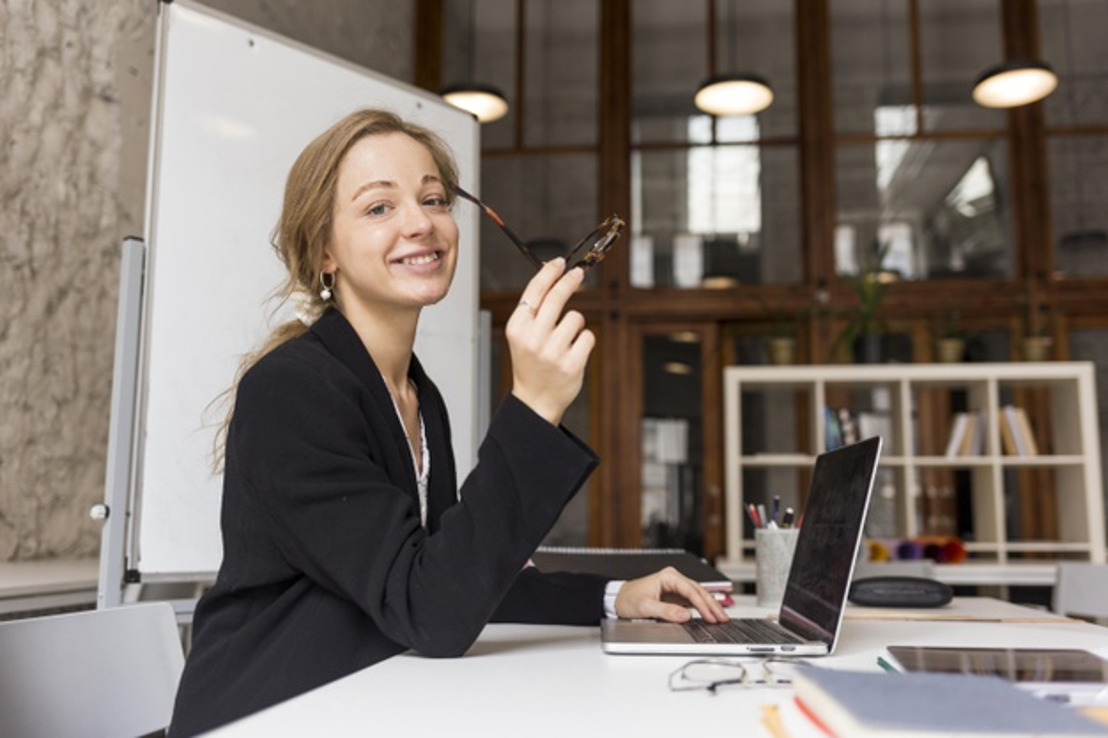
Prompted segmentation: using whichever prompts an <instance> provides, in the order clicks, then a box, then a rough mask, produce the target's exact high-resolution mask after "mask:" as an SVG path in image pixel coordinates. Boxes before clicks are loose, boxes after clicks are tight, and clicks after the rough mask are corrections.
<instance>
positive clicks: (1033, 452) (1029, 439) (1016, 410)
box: [1000, 405, 1039, 456]
mask: <svg viewBox="0 0 1108 738" xmlns="http://www.w3.org/2000/svg"><path fill="white" fill-rule="evenodd" d="M1000 414H1001V416H1002V417H1001V424H1000V433H1001V436H1000V437H1001V441H1003V442H1004V443H1005V449H1004V450H1005V453H1007V454H1009V455H1010V456H1037V455H1038V454H1039V447H1038V444H1037V443H1036V442H1035V434H1034V433H1033V432H1032V431H1031V421H1030V420H1028V418H1027V411H1026V410H1024V409H1023V408H1022V407H1018V406H1016V405H1005V406H1004V407H1002V408H1000ZM1006 435H1008V436H1011V440H1010V444H1011V450H1009V441H1006V440H1005V436H1006Z"/></svg>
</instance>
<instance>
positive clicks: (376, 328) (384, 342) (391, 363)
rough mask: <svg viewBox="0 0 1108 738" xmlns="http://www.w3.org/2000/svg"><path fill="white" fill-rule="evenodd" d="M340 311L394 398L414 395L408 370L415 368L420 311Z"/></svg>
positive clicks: (345, 308) (352, 308) (341, 308)
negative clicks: (411, 367)
mask: <svg viewBox="0 0 1108 738" xmlns="http://www.w3.org/2000/svg"><path fill="white" fill-rule="evenodd" d="M340 310H341V311H342V314H343V315H344V316H346V319H347V320H348V321H349V322H350V325H351V326H353V327H354V330H355V332H357V334H358V337H359V338H361V339H362V344H363V345H364V346H365V348H366V351H368V352H369V355H370V356H371V357H372V358H373V363H374V364H376V365H377V370H378V371H379V372H381V376H382V377H383V378H384V380H385V384H386V385H388V388H389V391H390V392H391V393H392V395H393V397H394V398H398V397H401V396H406V395H407V394H408V392H410V391H411V390H410V387H409V385H408V369H409V367H410V366H411V364H412V346H413V345H414V344H415V334H416V326H417V325H418V323H419V310H418V309H414V310H411V311H404V310H396V309H391V310H390V311H389V312H388V313H387V314H382V313H380V312H377V311H372V310H366V309H359V308H358V307H353V306H340Z"/></svg>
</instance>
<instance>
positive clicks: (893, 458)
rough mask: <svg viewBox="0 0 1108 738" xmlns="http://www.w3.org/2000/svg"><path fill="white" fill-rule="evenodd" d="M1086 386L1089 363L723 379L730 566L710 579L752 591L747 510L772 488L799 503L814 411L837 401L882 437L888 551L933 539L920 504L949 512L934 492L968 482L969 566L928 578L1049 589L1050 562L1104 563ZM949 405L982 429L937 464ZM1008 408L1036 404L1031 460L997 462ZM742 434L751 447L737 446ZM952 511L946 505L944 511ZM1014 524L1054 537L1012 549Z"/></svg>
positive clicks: (811, 450) (735, 372) (780, 370)
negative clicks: (1035, 520)
mask: <svg viewBox="0 0 1108 738" xmlns="http://www.w3.org/2000/svg"><path fill="white" fill-rule="evenodd" d="M1094 377H1095V375H1094V371H1093V365H1092V364H1090V363H1087V362H1043V363H1004V364H887V365H872V366H870V365H867V366H846V365H832V366H795V367H728V368H726V369H725V370H724V401H725V413H724V420H725V446H724V454H725V463H726V468H725V472H726V513H727V528H726V535H727V553H726V556H725V557H724V558H723V559H721V560H720V561H718V562H717V566H718V567H719V568H720V569H721V570H722V571H724V572H725V573H727V574H728V575H730V576H732V578H734V579H736V580H739V581H745V580H748V579H750V577H751V575H752V572H753V567H752V560H751V556H752V553H753V540H752V539H751V538H749V537H744V525H743V519H744V518H745V517H746V515H745V513H744V509H745V503H748V502H754V503H759V502H762V503H765V502H767V500H768V498H769V497H770V496H772V495H773V494H774V493H775V492H777V491H778V488H779V487H780V488H781V489H782V497H783V498H784V499H785V500H786V502H788V501H790V500H792V499H795V498H796V495H797V491H798V489H800V488H804V489H806V480H807V472H808V470H810V469H811V467H812V464H813V463H814V461H815V455H816V454H817V453H820V452H821V451H823V450H824V449H825V448H826V438H827V427H826V420H825V408H827V407H829V406H835V407H838V406H842V404H843V403H842V399H843V398H846V399H847V404H854V403H857V408H858V409H859V411H860V412H859V416H860V418H861V423H860V424H861V425H862V426H863V427H862V428H861V431H862V435H863V436H864V435H870V434H872V433H874V432H880V433H881V435H883V436H884V438H885V447H884V452H883V454H882V458H881V464H880V469H879V472H878V473H879V475H881V476H880V480H879V486H878V488H877V489H875V490H874V501H873V505H871V510H870V524H871V525H872V524H874V523H875V522H878V521H875V520H874V516H875V515H883V516H884V517H883V518H882V520H881V521H880V522H882V524H883V525H884V526H885V530H886V531H887V537H888V538H890V539H904V538H909V537H913V536H920V535H926V534H928V533H933V532H935V531H933V530H931V527H932V523H934V522H935V520H936V519H932V518H931V517H929V515H930V513H928V512H927V505H925V504H924V503H925V502H926V501H927V500H925V498H929V497H936V496H942V495H946V496H947V497H949V498H953V495H954V492H953V487H943V486H941V485H938V484H935V483H934V482H933V480H935V479H949V478H952V476H953V474H954V473H955V472H961V473H962V475H963V476H965V477H968V488H969V490H970V491H969V493H968V494H969V500H968V504H969V507H970V509H971V510H972V535H967V536H966V549H967V551H968V553H969V558H968V559H967V561H965V562H964V563H959V564H941V565H939V566H938V567H937V571H938V574H937V575H938V576H939V578H941V579H944V580H947V581H950V582H951V583H959V584H962V583H964V584H999V585H1004V584H1050V583H1052V582H1053V569H1054V566H1053V562H1054V561H1055V560H1056V559H1061V558H1065V559H1071V560H1085V561H1093V562H1104V561H1105V534H1104V487H1103V483H1102V480H1101V466H1100V443H1099V434H1098V429H1097V417H1096V407H1097V402H1096V388H1095V379H1094ZM951 393H957V396H959V397H961V398H963V399H964V401H965V404H966V409H967V410H968V411H979V418H980V419H981V421H983V431H984V432H983V436H982V445H981V448H980V449H979V451H977V452H975V453H973V454H972V455H967V456H953V457H952V456H947V455H946V453H945V451H946V443H947V436H948V435H949V433H950V425H949V424H950V417H951V411H950V404H951V399H950V398H951V397H952V394H951ZM1012 398H1023V399H1027V398H1032V399H1033V400H1034V402H1033V403H1031V404H1032V405H1033V406H1031V407H1028V408H1027V411H1028V415H1029V417H1030V421H1031V424H1032V426H1033V427H1037V428H1039V429H1040V433H1041V434H1045V435H1046V437H1045V438H1044V441H1045V442H1044V443H1041V444H1040V449H1039V454H1038V455H1035V456H1015V455H1009V454H1007V453H1005V448H1004V444H1003V441H1002V437H1001V423H1002V422H1003V414H1002V412H1001V410H1000V408H1001V407H1002V406H1003V405H1005V404H1012V401H1013V400H1012ZM744 403H745V404H744ZM935 408H939V410H938V411H937V412H936V410H935ZM744 426H746V427H747V428H751V427H756V428H757V429H758V433H757V434H753V433H752V434H749V435H750V436H751V437H750V438H748V439H744V436H743V428H744ZM755 444H760V446H757V447H756V445H755ZM755 470H761V471H760V472H759V473H760V474H761V475H762V478H763V479H764V480H768V481H766V482H765V486H766V487H767V488H765V489H757V490H755V489H744V484H745V482H744V477H748V476H749V475H750V473H751V472H752V471H755ZM1044 480H1045V481H1044ZM956 504H957V503H956V502H955V500H954V499H948V500H947V501H946V505H947V507H952V506H955V505H956ZM1020 505H1023V507H1020ZM1028 505H1030V508H1029V507H1028ZM1036 506H1038V507H1036ZM1028 510H1031V511H1033V513H1029V512H1028ZM1020 511H1022V514H1024V515H1027V516H1028V517H1037V516H1038V515H1039V514H1040V513H1041V514H1042V515H1044V516H1048V517H1050V518H1051V519H1052V521H1053V522H1052V528H1054V529H1055V530H1056V531H1057V536H1051V537H1050V538H1049V539H1047V538H1043V537H1038V536H1036V537H1026V538H1025V537H1022V535H1021V534H1020V533H1019V531H1016V530H1014V528H1016V527H1018V525H1016V521H1015V520H1014V519H1013V518H1014V517H1018V516H1019V515H1020V514H1021V512H1020ZM945 522H946V523H947V524H948V527H949V526H951V525H953V522H952V521H950V520H948V521H945Z"/></svg>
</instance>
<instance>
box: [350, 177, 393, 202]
mask: <svg viewBox="0 0 1108 738" xmlns="http://www.w3.org/2000/svg"><path fill="white" fill-rule="evenodd" d="M377 188H384V189H396V182H393V181H391V180H388V179H376V180H373V181H372V182H366V183H365V184H363V185H362V186H361V187H359V188H358V189H356V190H354V194H353V195H352V196H351V198H350V200H351V201H354V200H357V199H358V198H359V197H361V196H362V193H363V192H365V191H367V190H374V189H377Z"/></svg>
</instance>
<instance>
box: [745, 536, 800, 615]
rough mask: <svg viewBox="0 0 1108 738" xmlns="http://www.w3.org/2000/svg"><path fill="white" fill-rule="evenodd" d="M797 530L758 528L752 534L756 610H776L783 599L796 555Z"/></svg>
mask: <svg viewBox="0 0 1108 738" xmlns="http://www.w3.org/2000/svg"><path fill="white" fill-rule="evenodd" d="M798 533H799V531H798V530H797V529H796V528H776V527H772V528H758V529H757V530H755V531H754V570H755V584H756V589H757V596H758V607H771V608H778V607H780V606H781V598H782V597H784V595H785V584H786V583H787V582H788V580H789V567H791V566H792V563H793V552H794V551H796V537H797V534H798Z"/></svg>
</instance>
